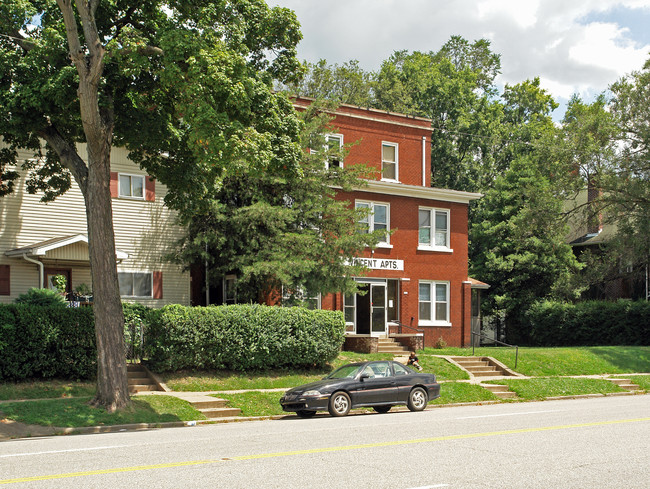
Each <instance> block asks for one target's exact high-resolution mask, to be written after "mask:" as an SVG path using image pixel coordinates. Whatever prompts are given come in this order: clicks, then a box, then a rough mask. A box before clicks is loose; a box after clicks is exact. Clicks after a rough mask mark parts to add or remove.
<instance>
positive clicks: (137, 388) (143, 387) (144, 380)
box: [126, 363, 163, 394]
mask: <svg viewBox="0 0 650 489" xmlns="http://www.w3.org/2000/svg"><path fill="white" fill-rule="evenodd" d="M126 375H127V379H128V382H129V394H137V393H138V392H145V391H161V390H163V389H161V388H160V386H159V385H158V383H157V382H156V381H155V380H154V379H153V378H152V377H151V375H149V371H148V370H147V369H146V368H145V367H144V366H143V365H140V364H139V363H130V364H128V365H127V366H126Z"/></svg>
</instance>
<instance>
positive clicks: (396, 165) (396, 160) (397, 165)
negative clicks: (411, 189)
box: [381, 141, 399, 182]
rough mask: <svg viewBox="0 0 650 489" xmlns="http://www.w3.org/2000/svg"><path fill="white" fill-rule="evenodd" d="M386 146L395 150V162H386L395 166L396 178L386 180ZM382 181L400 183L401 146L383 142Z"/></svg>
mask: <svg viewBox="0 0 650 489" xmlns="http://www.w3.org/2000/svg"><path fill="white" fill-rule="evenodd" d="M384 146H391V147H393V148H395V161H390V162H389V161H386V162H387V163H390V164H391V165H393V164H394V165H395V178H386V177H384V162H385V160H384ZM381 179H382V181H385V182H399V144H398V143H391V142H390V141H382V142H381Z"/></svg>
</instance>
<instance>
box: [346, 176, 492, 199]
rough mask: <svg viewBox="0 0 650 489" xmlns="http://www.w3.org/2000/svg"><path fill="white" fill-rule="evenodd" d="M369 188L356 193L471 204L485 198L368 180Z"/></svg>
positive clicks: (481, 195)
mask: <svg viewBox="0 0 650 489" xmlns="http://www.w3.org/2000/svg"><path fill="white" fill-rule="evenodd" d="M367 183H368V184H367V186H365V187H362V188H357V189H355V190H354V191H355V192H371V193H376V194H382V195H395V196H398V197H414V198H417V199H429V200H439V201H441V202H454V203H459V204H469V203H470V202H471V201H472V200H477V199H480V198H481V197H483V194H479V193H474V192H461V191H460V190H447V189H440V188H433V187H420V186H419V185H406V184H404V183H397V182H389V181H386V180H382V181H378V180H368V181H367Z"/></svg>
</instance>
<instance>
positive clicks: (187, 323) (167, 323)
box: [145, 304, 345, 371]
mask: <svg viewBox="0 0 650 489" xmlns="http://www.w3.org/2000/svg"><path fill="white" fill-rule="evenodd" d="M344 330H345V321H344V319H343V314H342V313H341V312H339V311H311V310H308V309H305V308H301V307H291V308H282V307H269V306H262V305H256V304H252V305H231V306H210V307H184V306H178V305H171V306H166V307H164V308H163V309H161V310H160V312H159V314H157V315H155V316H153V317H152V319H151V323H150V326H149V329H148V330H147V335H146V343H147V344H146V346H145V348H146V352H147V355H148V358H149V363H150V366H151V368H152V369H154V370H156V371H172V370H182V369H229V370H237V371H246V370H266V369H271V368H288V367H293V368H309V367H313V366H323V365H325V364H326V363H327V362H329V361H331V360H333V359H334V358H336V356H337V355H338V353H339V351H340V348H341V346H342V345H343V340H344Z"/></svg>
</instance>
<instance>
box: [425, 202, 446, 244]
mask: <svg viewBox="0 0 650 489" xmlns="http://www.w3.org/2000/svg"><path fill="white" fill-rule="evenodd" d="M418 229H419V233H418V248H419V249H446V250H449V209H431V208H428V207H420V210H419V214H418Z"/></svg>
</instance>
